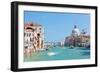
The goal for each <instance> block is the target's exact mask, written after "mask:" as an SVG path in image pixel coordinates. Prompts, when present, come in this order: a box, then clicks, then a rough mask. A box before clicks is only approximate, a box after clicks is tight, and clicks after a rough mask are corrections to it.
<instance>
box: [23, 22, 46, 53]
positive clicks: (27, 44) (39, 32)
mask: <svg viewBox="0 0 100 73" xmlns="http://www.w3.org/2000/svg"><path fill="white" fill-rule="evenodd" d="M43 33H44V32H43V27H42V26H41V25H39V24H37V23H26V24H25V27H24V48H25V50H27V51H29V52H35V51H37V50H39V49H42V48H44V39H43V38H44V35H43Z"/></svg>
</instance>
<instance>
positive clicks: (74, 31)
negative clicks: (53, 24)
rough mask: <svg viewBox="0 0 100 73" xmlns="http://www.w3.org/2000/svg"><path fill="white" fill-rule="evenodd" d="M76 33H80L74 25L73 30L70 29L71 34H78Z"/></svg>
mask: <svg viewBox="0 0 100 73" xmlns="http://www.w3.org/2000/svg"><path fill="white" fill-rule="evenodd" d="M78 35H80V30H79V29H78V28H77V26H76V25H75V26H74V28H73V30H72V36H78Z"/></svg>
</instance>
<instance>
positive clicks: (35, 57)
mask: <svg viewBox="0 0 100 73" xmlns="http://www.w3.org/2000/svg"><path fill="white" fill-rule="evenodd" d="M89 58H90V48H79V47H77V48H76V47H75V48H73V49H72V48H69V47H54V48H50V49H49V50H47V51H42V52H35V53H32V56H30V57H25V56H24V62H31V61H51V60H75V59H89Z"/></svg>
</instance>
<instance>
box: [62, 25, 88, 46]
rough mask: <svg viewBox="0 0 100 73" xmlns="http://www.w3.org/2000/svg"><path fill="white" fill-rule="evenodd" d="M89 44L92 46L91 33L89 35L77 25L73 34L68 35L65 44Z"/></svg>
mask: <svg viewBox="0 0 100 73" xmlns="http://www.w3.org/2000/svg"><path fill="white" fill-rule="evenodd" d="M87 44H88V46H90V35H87V34H86V32H85V31H84V30H82V32H81V31H80V30H79V28H78V27H77V26H76V25H75V26H74V28H73V30H72V33H71V35H70V36H67V37H66V38H65V42H64V45H65V46H80V47H86V46H87Z"/></svg>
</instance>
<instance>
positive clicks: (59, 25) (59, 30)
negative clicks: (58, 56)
mask: <svg viewBox="0 0 100 73" xmlns="http://www.w3.org/2000/svg"><path fill="white" fill-rule="evenodd" d="M24 22H25V23H28V22H36V23H39V24H41V25H42V26H43V27H44V29H45V30H44V33H45V34H44V38H45V40H46V41H61V40H63V39H64V38H65V37H66V36H69V35H70V34H71V32H72V29H73V26H74V25H77V27H78V28H79V29H80V31H81V30H82V29H85V30H86V31H87V33H88V34H89V33H90V14H82V13H81V14H80V13H58V12H36V11H24Z"/></svg>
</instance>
